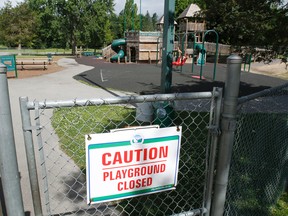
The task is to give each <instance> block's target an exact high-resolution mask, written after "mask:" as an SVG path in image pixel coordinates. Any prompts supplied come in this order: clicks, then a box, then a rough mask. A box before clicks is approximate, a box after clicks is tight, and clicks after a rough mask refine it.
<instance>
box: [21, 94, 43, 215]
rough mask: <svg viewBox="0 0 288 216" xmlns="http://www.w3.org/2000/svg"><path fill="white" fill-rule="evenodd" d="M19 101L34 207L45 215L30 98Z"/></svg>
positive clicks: (37, 211) (39, 213) (35, 210)
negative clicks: (33, 135)
mask: <svg viewBox="0 0 288 216" xmlns="http://www.w3.org/2000/svg"><path fill="white" fill-rule="evenodd" d="M19 102H20V111H21V119H22V125H23V135H24V142H25V150H26V157H27V164H28V171H29V179H30V187H31V193H32V198H33V207H34V212H35V215H36V216H40V215H43V213H42V206H41V197H40V190H39V183H38V175H37V166H36V159H35V152H34V145H33V137H32V126H31V119H30V113H29V110H28V108H27V102H28V98H27V97H21V98H20V99H19Z"/></svg>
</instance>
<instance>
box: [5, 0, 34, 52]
mask: <svg viewBox="0 0 288 216" xmlns="http://www.w3.org/2000/svg"><path fill="white" fill-rule="evenodd" d="M37 28H38V21H37V16H36V15H35V13H34V12H33V11H32V10H31V9H30V8H29V5H28V4H27V2H22V3H19V4H18V5H17V6H16V7H14V8H13V7H12V6H11V3H10V2H8V4H5V6H4V7H3V8H2V9H1V10H0V29H1V33H0V36H1V40H2V42H3V43H4V44H5V45H7V46H18V48H19V49H21V47H22V46H26V47H32V46H33V45H34V42H35V39H36V34H35V31H36V30H37Z"/></svg>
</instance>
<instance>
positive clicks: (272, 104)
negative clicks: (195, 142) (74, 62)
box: [225, 83, 288, 216]
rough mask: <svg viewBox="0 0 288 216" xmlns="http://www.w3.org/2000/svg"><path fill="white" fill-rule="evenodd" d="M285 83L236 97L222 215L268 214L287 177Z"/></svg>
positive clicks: (287, 97)
mask: <svg viewBox="0 0 288 216" xmlns="http://www.w3.org/2000/svg"><path fill="white" fill-rule="evenodd" d="M287 107H288V83H287V84H286V85H283V86H279V87H277V88H272V89H268V90H264V91H262V92H258V93H256V94H254V95H250V96H246V97H243V98H240V99H239V106H238V108H239V109H238V121H237V129H236V134H235V141H234V147H233V155H232V163H231V170H230V176H229V186H228V194H227V200H226V205H225V215H233V216H237V215H245V216H249V215H251V216H258V215H259V216H265V215H272V211H271V210H272V208H271V207H272V206H273V205H274V204H275V203H276V201H277V199H278V198H279V197H280V195H281V194H282V193H283V190H284V187H285V186H286V185H285V184H287V178H288V109H287Z"/></svg>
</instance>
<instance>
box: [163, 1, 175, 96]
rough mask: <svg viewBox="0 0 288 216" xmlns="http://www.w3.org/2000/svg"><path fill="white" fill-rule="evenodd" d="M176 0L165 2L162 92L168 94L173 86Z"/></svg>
mask: <svg viewBox="0 0 288 216" xmlns="http://www.w3.org/2000/svg"><path fill="white" fill-rule="evenodd" d="M174 12H175V0H165V6H164V30H163V50H162V72H161V92H162V93H168V92H170V90H171V85H172V61H173V54H172V51H173V45H174Z"/></svg>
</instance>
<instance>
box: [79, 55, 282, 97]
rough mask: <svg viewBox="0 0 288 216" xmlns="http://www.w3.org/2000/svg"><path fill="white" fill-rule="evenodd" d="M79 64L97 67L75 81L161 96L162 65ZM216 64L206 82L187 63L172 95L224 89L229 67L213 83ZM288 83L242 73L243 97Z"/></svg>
mask: <svg viewBox="0 0 288 216" xmlns="http://www.w3.org/2000/svg"><path fill="white" fill-rule="evenodd" d="M76 61H77V62H78V63H79V64H84V65H89V66H93V67H94V68H93V69H92V70H89V71H86V72H84V73H80V74H78V75H77V76H75V77H74V78H75V79H76V80H83V81H85V82H88V83H90V84H92V85H95V86H98V87H100V88H103V89H105V90H107V91H110V90H111V89H113V90H120V91H125V92H133V93H137V94H154V93H160V83H161V65H156V64H136V63H128V64H124V63H121V64H118V63H110V62H106V61H104V60H99V59H96V58H94V57H82V58H77V59H76ZM213 68H214V64H213V63H207V64H206V65H205V66H203V76H204V78H205V79H202V80H199V79H197V78H193V77H192V76H197V75H199V71H200V67H199V66H196V65H194V72H193V74H192V73H191V72H192V64H188V63H187V64H185V65H184V66H183V68H182V73H181V72H180V71H177V70H174V71H173V75H172V89H171V92H173V93H175V92H177V93H180V92H203V91H212V90H213V87H224V85H225V84H224V82H225V79H226V72H227V66H226V64H217V67H216V78H215V81H213V71H214V70H213ZM286 82H287V80H282V79H278V78H273V77H268V76H264V75H259V74H253V73H248V72H241V84H240V96H244V95H249V94H252V93H255V92H258V91H261V90H264V89H267V88H271V87H275V86H279V85H282V84H284V83H286Z"/></svg>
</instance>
